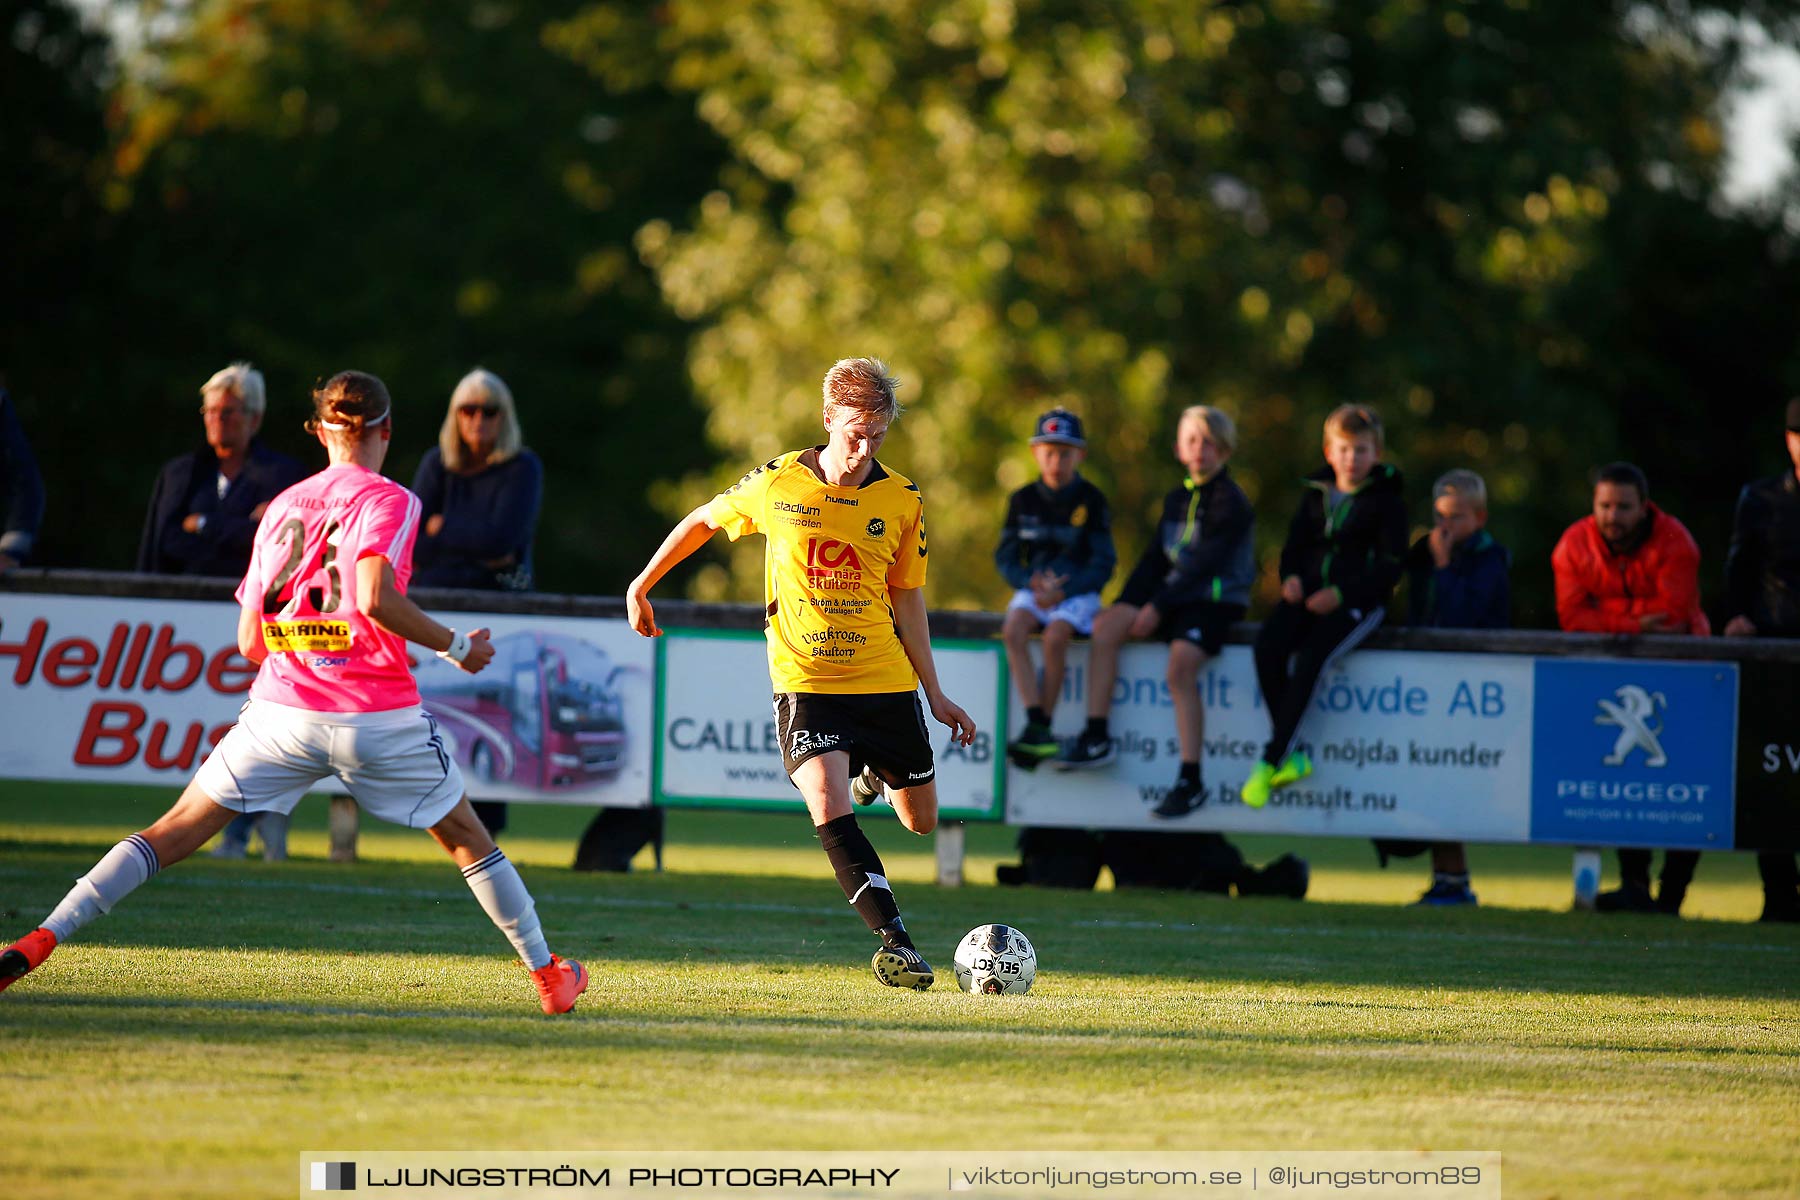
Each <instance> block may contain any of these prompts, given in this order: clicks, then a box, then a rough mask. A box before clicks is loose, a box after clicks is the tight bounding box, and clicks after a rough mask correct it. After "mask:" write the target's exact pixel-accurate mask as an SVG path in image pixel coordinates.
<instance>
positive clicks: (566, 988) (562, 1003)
mask: <svg viewBox="0 0 1800 1200" xmlns="http://www.w3.org/2000/svg"><path fill="white" fill-rule="evenodd" d="M531 982H533V983H535V984H537V990H538V1002H539V1003H540V1004H542V1005H543V1007H544V1011H545V1012H546V1013H550V1014H552V1015H554V1014H556V1013H566V1012H568V1011H569V1010H570V1009H572V1008H574V1007H575V1000H576V998H577V997H578V996H580V995H581V993H583V992H585V991H587V985H588V973H587V968H586V967H584V966H582V965H581V964H580V963H578V962H574V961H572V960H570V959H565V958H559V957H557V956H556V955H554V954H552V955H551V956H550V961H549V962H548V963H546V964H545V965H544V966H541V967H539V968H538V969H537V970H535V971H533V972H532V973H531Z"/></svg>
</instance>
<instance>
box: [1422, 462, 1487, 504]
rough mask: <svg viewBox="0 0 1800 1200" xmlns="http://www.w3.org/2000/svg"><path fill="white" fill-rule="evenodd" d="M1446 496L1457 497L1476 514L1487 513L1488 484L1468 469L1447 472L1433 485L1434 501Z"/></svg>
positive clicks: (1432, 495) (1459, 468) (1432, 496)
mask: <svg viewBox="0 0 1800 1200" xmlns="http://www.w3.org/2000/svg"><path fill="white" fill-rule="evenodd" d="M1445 496H1455V497H1456V498H1457V499H1458V500H1461V501H1463V502H1464V503H1465V504H1467V505H1468V506H1469V507H1470V508H1472V509H1474V510H1475V511H1476V512H1486V511H1487V482H1486V481H1485V480H1483V479H1482V478H1481V476H1479V475H1477V474H1476V473H1475V472H1473V471H1471V470H1469V469H1468V468H1467V467H1457V468H1456V469H1455V470H1454V471H1445V472H1444V473H1443V474H1442V475H1439V476H1438V479H1437V482H1436V483H1434V484H1432V485H1431V498H1432V500H1434V501H1436V500H1439V499H1442V498H1443V497H1445Z"/></svg>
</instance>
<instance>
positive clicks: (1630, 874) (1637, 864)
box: [1619, 850, 1700, 899]
mask: <svg viewBox="0 0 1800 1200" xmlns="http://www.w3.org/2000/svg"><path fill="white" fill-rule="evenodd" d="M1651 853H1652V852H1651V851H1649V850H1621V851H1619V878H1620V879H1621V880H1622V881H1623V882H1624V884H1625V886H1626V887H1641V888H1643V889H1644V890H1645V891H1646V892H1647V891H1649V890H1650V856H1651ZM1699 861H1700V852H1699V851H1698V850H1665V851H1663V869H1662V894H1663V896H1665V897H1668V898H1671V899H1672V898H1674V897H1676V896H1679V895H1681V894H1682V893H1684V892H1686V891H1687V887H1688V884H1690V883H1692V882H1693V881H1694V867H1695V865H1696V864H1697V863H1699Z"/></svg>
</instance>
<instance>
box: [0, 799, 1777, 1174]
mask: <svg viewBox="0 0 1800 1200" xmlns="http://www.w3.org/2000/svg"><path fill="white" fill-rule="evenodd" d="M171 799H172V793H171V792H169V791H168V790H164V789H147V788H146V789H126V788H119V789H92V788H83V787H76V786H70V785H20V784H8V785H6V786H5V792H4V795H3V797H0V922H3V926H0V934H4V936H5V937H6V938H7V939H10V938H12V937H16V936H18V935H19V934H20V933H23V932H25V931H26V930H27V929H29V928H30V927H31V926H33V925H34V924H35V923H36V922H37V921H38V920H39V919H40V918H41V917H42V916H43V914H44V913H45V912H47V911H48V910H49V908H50V907H51V906H52V905H53V904H54V903H55V902H56V901H57V900H58V899H59V898H60V897H61V895H62V893H63V891H64V890H65V889H66V888H67V886H68V883H69V881H70V880H71V879H72V878H73V877H74V876H75V875H77V874H80V873H81V872H82V871H85V870H86V869H87V868H88V866H90V865H91V864H92V862H93V861H94V859H96V858H97V857H98V856H99V855H100V854H101V853H102V852H104V850H105V848H106V847H107V846H109V845H110V844H111V843H112V842H113V841H115V840H116V839H117V838H119V837H120V836H122V835H123V834H124V833H126V832H129V831H130V830H131V829H134V828H138V827H141V826H142V825H144V824H147V823H148V822H149V821H150V820H151V819H153V818H154V817H155V816H156V815H157V814H158V813H159V812H160V811H161V810H162V808H163V807H164V806H166V805H167V804H168V803H169V801H170V800H171ZM512 812H513V823H514V826H515V829H514V830H513V831H511V832H509V833H508V835H506V836H505V837H503V838H502V844H503V845H504V846H505V847H506V849H507V851H508V853H509V854H511V855H512V856H513V857H514V859H515V860H516V861H518V862H519V863H520V864H521V869H522V871H523V873H524V875H525V878H526V881H527V883H528V884H530V885H531V887H532V889H533V891H534V892H535V894H536V896H537V900H538V908H539V912H540V913H541V914H542V916H543V918H544V923H545V926H546V929H547V932H548V933H549V935H550V939H551V945H552V947H553V948H554V949H557V950H558V951H559V952H561V953H564V954H567V955H569V956H571V957H576V958H580V959H581V960H583V961H584V962H585V963H586V964H587V965H588V967H589V968H590V969H591V970H592V973H593V984H592V986H591V988H590V990H589V992H588V994H587V996H586V997H584V999H583V1002H582V1004H581V1005H580V1007H579V1008H578V1010H577V1011H576V1012H575V1013H574V1014H573V1015H572V1016H569V1017H564V1018H557V1019H551V1018H546V1017H543V1016H542V1015H541V1014H539V1013H538V1011H537V1008H536V1002H535V994H534V993H533V991H532V989H531V986H530V983H529V981H528V980H527V979H526V977H525V975H524V972H523V971H522V970H521V969H520V968H519V967H518V966H517V965H516V964H515V963H514V962H513V961H512V959H511V956H510V953H509V952H508V947H507V946H506V944H505V942H504V941H503V940H502V939H501V938H500V936H499V935H498V934H497V933H496V932H495V931H494V929H493V928H492V926H491V925H489V924H488V922H487V920H486V918H485V917H483V916H482V914H481V912H480V910H479V908H478V907H477V906H476V905H475V903H474V901H473V899H472V898H471V897H470V896H469V894H468V892H467V891H466V889H465V888H464V887H463V885H462V882H461V880H460V879H459V877H458V876H457V874H456V872H455V870H454V868H453V867H452V866H451V865H450V864H449V863H448V862H447V861H446V860H444V859H443V858H442V857H441V855H440V854H439V853H438V851H437V850H436V847H435V846H434V845H433V844H432V843H431V842H430V840H429V838H427V837H426V836H425V835H424V834H422V833H413V832H409V831H405V830H390V829H386V828H378V827H374V826H372V825H371V824H370V823H367V822H365V826H364V837H363V841H362V851H363V854H364V857H365V861H364V862H362V863H359V864H357V865H354V866H343V865H335V864H331V863H327V862H324V861H322V859H323V855H324V847H325V834H324V805H323V804H322V803H320V802H318V801H311V800H309V801H308V802H307V803H306V804H305V805H304V806H303V807H302V809H301V812H300V814H299V817H298V819H297V821H296V826H295V830H294V837H293V845H292V850H293V852H294V853H295V855H296V858H295V860H294V861H290V862H288V863H285V864H277V865H265V864H263V863H260V862H257V861H254V860H252V861H249V862H233V863H226V862H215V861H212V860H210V859H207V858H204V857H197V858H195V859H192V860H190V861H189V862H187V863H184V864H181V865H180V866H177V867H175V868H172V869H171V870H169V871H167V872H165V873H164V874H163V875H162V876H160V877H159V878H157V879H156V880H154V881H152V882H151V883H150V884H149V885H147V886H146V887H144V888H142V889H140V890H139V891H138V892H137V893H136V894H134V895H133V896H132V897H131V898H130V899H129V900H128V901H126V902H125V904H123V905H122V906H121V907H120V908H119V909H118V910H116V911H115V912H114V913H113V914H111V915H110V916H107V917H104V918H102V919H101V920H99V921H97V922H96V923H94V924H92V925H90V926H89V927H88V928H87V929H86V930H84V931H83V932H82V934H81V936H80V937H79V938H77V939H76V940H75V941H74V942H72V943H71V944H69V945H68V946H65V947H63V948H61V949H59V950H58V951H57V952H56V954H55V955H54V956H53V957H52V958H51V960H50V962H49V963H48V964H46V966H45V967H44V968H43V969H42V970H41V971H39V972H37V973H35V974H33V975H32V976H31V977H29V978H27V979H25V980H23V981H21V982H20V983H18V984H15V985H14V986H13V988H12V989H11V990H9V991H8V992H7V993H5V995H3V996H0V1062H4V1064H5V1072H4V1077H5V1081H6V1086H5V1087H4V1088H0V1180H4V1181H5V1184H4V1188H3V1189H0V1190H3V1191H4V1194H5V1195H6V1196H8V1197H18V1198H19V1200H24V1198H26V1197H66V1196H76V1195H79V1196H83V1197H94V1198H100V1200H104V1198H108V1197H130V1196H157V1197H161V1196H200V1197H212V1196H218V1197H225V1196H231V1197H238V1196H287V1195H290V1194H291V1193H292V1187H293V1178H294V1164H295V1162H296V1156H297V1155H298V1154H299V1153H300V1152H301V1151H303V1150H310V1149H324V1148H339V1149H343V1148H356V1149H365V1150H393V1149H425V1148H442V1149H538V1150H574V1149H584V1148H592V1149H602V1148H615V1149H618V1148H623V1149H681V1148H698V1149H742V1148H769V1149H772V1148H794V1149H800V1148H836V1149H843V1148H856V1147H871V1148H875V1147H879V1148H944V1149H950V1148H954V1149H990V1150H1012V1149H1031V1148H1044V1149H1050V1148H1055V1149H1077V1148H1093V1149H1132V1148H1156V1149H1179V1150H1187V1149H1248V1150H1255V1149H1292V1150H1325V1149H1435V1150H1455V1149H1467V1150H1499V1151H1501V1152H1503V1154H1504V1155H1505V1160H1504V1179H1505V1188H1506V1194H1507V1195H1508V1196H1509V1197H1524V1196H1568V1197H1573V1196H1668V1197H1686V1196H1745V1195H1767V1196H1793V1195H1796V1194H1800V1149H1797V1138H1796V1125H1797V1122H1796V1111H1797V1109H1800V1104H1797V1100H1800V1066H1797V1064H1800V929H1797V928H1796V927H1793V926H1774V927H1771V926H1765V925H1757V924H1754V923H1750V922H1751V919H1752V918H1754V916H1755V915H1756V912H1757V909H1758V905H1759V899H1760V896H1759V892H1758V888H1757V884H1756V877H1755V869H1754V864H1753V863H1752V862H1751V861H1750V860H1749V859H1748V858H1747V857H1745V856H1734V855H1710V856H1708V857H1707V858H1705V859H1703V860H1702V862H1701V865H1700V873H1699V877H1698V879H1697V880H1696V883H1695V887H1694V891H1693V892H1692V894H1691V895H1690V898H1689V911H1690V913H1691V914H1692V915H1691V917H1690V919H1686V920H1682V921H1671V920H1668V919H1666V918H1655V917H1636V916H1614V917H1597V916H1589V915H1579V914H1571V913H1568V912H1566V911H1562V910H1563V909H1566V907H1567V904H1568V896H1569V882H1568V878H1569V875H1568V863H1569V859H1568V854H1567V853H1566V852H1564V851H1560V850H1527V849H1499V848H1484V847H1476V848H1474V849H1473V850H1472V851H1471V857H1472V860H1473V866H1474V870H1475V886H1476V889H1477V891H1478V892H1480V894H1481V897H1482V904H1483V907H1482V908H1480V909H1479V910H1476V911H1454V910H1452V911H1444V910H1416V909H1408V908H1405V907H1402V905H1403V903H1404V902H1405V901H1407V900H1410V899H1411V898H1413V897H1414V896H1416V895H1417V893H1418V891H1419V890H1420V888H1421V887H1422V886H1423V884H1424V882H1425V878H1424V876H1425V870H1424V868H1423V866H1422V865H1420V863H1419V860H1414V861H1413V862H1411V863H1408V864H1403V865H1400V866H1396V867H1393V868H1390V869H1389V870H1388V871H1386V872H1380V871H1377V870H1376V869H1375V866H1374V860H1373V855H1372V854H1371V852H1370V850H1369V847H1368V845H1367V844H1366V843H1362V842H1353V841H1314V842H1307V843H1304V844H1302V845H1299V846H1294V845H1292V844H1291V843H1287V842H1284V841H1281V840H1279V839H1273V838H1246V839H1243V840H1242V843H1241V844H1242V845H1243V847H1244V849H1245V850H1246V852H1247V853H1248V854H1249V856H1250V857H1251V858H1252V859H1253V860H1257V861H1262V860H1264V859H1266V858H1269V857H1272V856H1273V855H1274V854H1276V853H1279V852H1280V851H1281V850H1284V849H1296V850H1298V851H1299V852H1300V853H1302V854H1303V855H1306V856H1307V857H1309V858H1310V859H1311V860H1312V862H1313V866H1314V887H1313V895H1314V898H1313V899H1310V900H1308V901H1307V902H1306V903H1303V904H1296V903H1293V902H1289V901H1280V900H1263V901H1234V900H1227V899H1221V898H1215V897H1208V896H1196V895H1163V894H1156V893H1143V892H1110V891H1100V892H1095V893H1091V894H1089V893H1084V894H1067V893H1054V892H1044V891H1037V890H1031V889H1026V890H1011V889H996V888H993V887H991V886H983V881H986V880H991V879H992V878H993V871H992V866H993V864H994V863H995V862H996V861H1004V860H1005V859H1007V858H1009V857H1011V853H1010V850H1009V844H1010V838H1011V831H1008V830H1003V829H973V830H972V831H971V833H970V839H969V841H970V854H969V874H970V878H971V879H972V880H973V881H974V883H973V885H972V886H969V887H965V888H963V889H960V890H954V891H946V890H940V889H938V888H936V887H933V886H931V885H930V884H929V882H928V880H929V879H930V877H931V872H932V866H931V845H930V842H929V841H925V840H920V839H915V838H912V837H911V836H910V835H908V834H906V833H904V832H903V831H901V830H900V829H899V828H898V826H897V825H896V824H894V823H893V822H892V821H870V822H868V823H867V824H868V825H869V826H870V827H871V833H872V836H873V837H874V838H875V840H876V842H877V845H878V846H879V847H880V849H881V851H882V853H883V855H884V857H885V859H886V861H887V864H888V866H889V868H890V872H891V874H892V875H893V877H894V878H895V880H896V882H897V884H898V885H899V892H900V899H901V903H902V906H903V908H904V911H905V912H906V915H907V920H908V925H909V926H910V927H912V928H913V929H914V930H915V932H917V933H918V934H919V935H920V946H921V949H923V950H924V952H925V954H926V956H927V957H928V958H929V959H931V960H932V962H933V964H934V965H935V966H937V967H938V968H939V972H940V983H939V986H938V988H937V989H936V990H934V991H931V992H928V993H923V994H912V993H904V994H903V993H896V992H893V991H890V990H888V989H886V988H882V987H879V986H878V985H876V984H875V982H874V981H873V979H872V978H871V977H870V974H869V970H868V957H869V954H870V952H871V951H872V950H873V948H874V941H873V939H872V938H870V937H869V936H868V934H867V933H866V932H865V931H864V930H863V929H862V927H861V924H860V922H858V920H857V919H856V917H855V915H854V914H853V913H852V912H851V911H850V910H849V908H848V907H847V906H846V905H845V904H844V903H843V898H842V895H841V893H839V892H838V890H837V887H836V885H835V883H833V882H832V880H831V878H830V875H829V872H828V870H827V868H826V865H825V862H824V858H823V856H822V855H821V854H820V853H819V852H818V850H817V848H816V844H815V843H813V842H812V841H811V839H810V836H809V831H808V830H807V829H806V827H805V821H804V819H803V818H800V817H781V816H748V815H728V814H719V813H697V812H685V813H682V812H678V813H673V814H671V817H670V849H669V854H668V865H669V869H668V870H667V871H666V872H665V873H663V874H660V875H658V874H654V873H649V872H647V871H646V872H641V873H634V874H632V875H628V876H594V875H579V874H575V873H572V872H570V871H568V870H567V869H566V863H567V862H568V860H569V858H570V856H571V854H572V848H573V843H574V840H575V838H576V836H577V834H578V833H579V831H580V829H581V827H582V825H583V824H584V823H585V819H586V816H587V814H585V813H582V812H578V811H575V810H568V809H556V808H530V807H524V806H514V808H513V810H512ZM309 856H310V857H309ZM647 862H648V856H647V855H646V856H644V858H642V859H640V863H641V864H643V865H647ZM1608 865H1609V867H1610V866H1611V864H1610V863H1609V864H1608ZM1694 918H1698V919H1694ZM994 920H1002V921H1007V922H1009V923H1012V924H1016V925H1018V926H1019V927H1020V928H1022V929H1024V930H1025V931H1026V932H1027V933H1028V934H1029V935H1030V936H1031V937H1032V939H1033V941H1034V942H1035V943H1036V945H1037V947H1038V953H1039V958H1040V967H1039V975H1038V981H1037V984H1036V986H1035V987H1034V988H1033V990H1032V992H1031V994H1030V995H1028V996H1023V997H1007V998H992V997H974V996H965V995H960V994H958V993H957V992H955V991H954V990H952V988H951V987H950V986H946V984H948V983H950V982H951V981H950V971H949V967H950V948H951V946H952V944H953V942H954V941H955V939H956V937H957V936H958V935H960V934H961V933H962V932H963V931H964V930H965V929H968V928H969V927H971V926H973V925H977V924H980V923H983V922H987V921H994Z"/></svg>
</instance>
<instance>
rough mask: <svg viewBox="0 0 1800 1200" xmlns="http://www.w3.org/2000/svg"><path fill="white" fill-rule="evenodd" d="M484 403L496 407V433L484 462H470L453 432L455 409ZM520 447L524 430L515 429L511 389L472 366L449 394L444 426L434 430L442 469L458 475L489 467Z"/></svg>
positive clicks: (516, 427) (514, 412) (491, 373)
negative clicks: (441, 460)
mask: <svg viewBox="0 0 1800 1200" xmlns="http://www.w3.org/2000/svg"><path fill="white" fill-rule="evenodd" d="M484 403H485V404H494V405H497V406H499V409H500V432H499V434H498V435H496V436H495V438H494V452H493V453H492V454H490V455H489V456H488V460H487V461H486V462H485V463H472V462H470V461H469V448H468V446H466V445H465V444H464V443H463V440H462V434H460V433H458V432H457V429H456V410H457V409H458V408H459V407H461V406H462V405H464V404H484ZM524 448H525V431H524V430H523V429H521V428H520V427H519V413H518V410H517V409H515V408H514V407H513V397H512V389H511V388H509V387H507V386H506V381H505V380H503V379H501V378H500V377H499V376H498V375H496V374H494V373H493V372H492V371H489V370H486V369H485V368H482V367H476V368H475V369H474V370H473V371H470V372H469V373H468V374H467V375H464V376H463V377H462V378H461V379H459V380H457V381H456V387H455V389H454V390H453V391H451V393H450V408H449V409H448V411H446V412H445V413H444V423H443V425H442V426H441V427H439V429H438V453H439V454H441V455H443V457H444V467H445V469H447V470H451V471H458V472H461V471H470V470H474V469H475V468H477V467H491V466H493V465H494V464H496V463H503V462H505V461H506V460H507V459H509V458H513V457H514V456H516V455H517V454H518V453H519V451H520V450H523V449H524Z"/></svg>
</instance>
